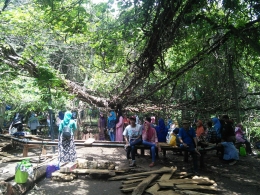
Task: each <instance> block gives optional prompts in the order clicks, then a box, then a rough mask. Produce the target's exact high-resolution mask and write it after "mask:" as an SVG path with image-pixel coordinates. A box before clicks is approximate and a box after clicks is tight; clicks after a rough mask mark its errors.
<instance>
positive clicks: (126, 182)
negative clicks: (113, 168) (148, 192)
mask: <svg viewBox="0 0 260 195" xmlns="http://www.w3.org/2000/svg"><path fill="white" fill-rule="evenodd" d="M143 180H144V178H141V179H132V180H128V181H122V184H130V183H138V182H141V181H143Z"/></svg>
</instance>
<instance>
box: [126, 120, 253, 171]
mask: <svg viewBox="0 0 260 195" xmlns="http://www.w3.org/2000/svg"><path fill="white" fill-rule="evenodd" d="M129 120H130V124H129V125H128V126H127V127H126V128H125V129H124V132H123V136H124V140H125V141H126V147H125V149H126V153H127V159H128V160H129V166H135V165H136V161H135V153H136V150H135V145H140V144H143V145H145V146H149V147H150V149H151V155H152V163H151V164H149V166H150V167H153V166H155V158H156V149H158V151H161V148H160V145H159V142H166V137H167V134H169V133H171V134H175V135H176V138H177V139H176V140H177V143H178V146H179V147H180V148H183V149H184V150H188V151H189V152H190V154H191V156H192V158H193V170H194V172H197V169H198V165H197V156H198V155H200V153H199V150H198V146H200V145H203V143H215V144H216V146H217V150H218V152H217V154H219V153H220V158H221V159H222V160H224V161H226V162H228V163H229V164H230V165H233V164H235V163H236V162H237V160H239V153H238V150H237V149H236V147H235V145H234V144H235V142H242V143H244V144H245V145H246V151H247V153H248V154H253V153H252V149H251V147H250V143H249V142H248V140H247V139H246V138H245V136H244V132H243V126H242V125H241V124H238V125H236V127H234V125H233V122H232V121H231V120H230V119H229V117H228V115H223V116H222V117H221V118H220V119H219V118H217V117H214V118H212V119H211V120H210V121H208V123H207V128H204V125H203V123H202V121H201V120H198V121H196V127H195V128H193V127H192V123H191V122H190V121H189V120H183V121H182V128H179V127H178V125H176V124H172V125H170V127H171V128H170V129H168V128H167V127H166V126H165V123H164V120H163V119H160V120H159V121H158V125H157V126H154V124H153V123H151V118H150V117H146V118H145V120H144V123H143V125H140V124H137V123H136V118H135V116H131V117H130V118H129Z"/></svg>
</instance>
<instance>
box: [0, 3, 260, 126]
mask: <svg viewBox="0 0 260 195" xmlns="http://www.w3.org/2000/svg"><path fill="white" fill-rule="evenodd" d="M94 2H95V1H93V2H91V1H89V0H66V1H60V0H26V1H18V0H14V1H9V0H2V1H0V7H1V14H0V21H1V25H0V30H1V31H0V32H1V33H0V70H1V73H0V82H1V83H0V85H1V88H0V90H1V94H2V95H1V98H2V99H4V100H5V101H10V100H11V99H13V98H11V97H12V94H14V91H16V90H17V88H19V89H20V88H23V87H25V85H28V84H29V85H30V86H31V87H33V88H31V89H30V90H31V91H33V93H37V95H39V98H40V100H38V101H42V103H43V104H44V102H45V103H46V102H48V101H47V100H48V99H49V96H50V94H52V98H53V99H54V101H56V102H59V105H60V104H62V102H63V101H62V97H69V96H68V95H67V94H66V93H67V92H68V93H69V94H70V95H73V97H76V98H78V99H80V100H82V101H84V102H87V103H89V104H91V105H95V106H97V107H112V106H115V105H118V104H120V105H122V106H123V107H124V108H126V109H130V110H133V111H145V110H146V111H147V110H148V109H150V110H156V109H167V111H170V110H182V111H187V110H190V111H193V112H194V113H197V114H201V113H208V114H216V113H224V112H236V117H237V119H238V121H239V120H240V119H239V117H240V115H241V113H245V112H248V113H253V110H259V108H260V105H259V94H260V92H259V82H258V81H259V79H260V78H259V74H260V69H259V68H258V67H259V54H260V44H259V40H260V23H259V22H260V18H259V13H260V3H259V1H257V0H244V1H240V0H223V1H217V0H196V1H195V0H177V1H176V0H175V1H174V0H117V1H113V0H109V1H108V2H107V3H96V4H95V3H94ZM18 78H19V80H17V79H18ZM14 81H16V82H18V83H16V85H14V84H15V82H14ZM28 81H30V82H28ZM19 82H20V83H19ZM25 82H27V84H25ZM27 87H28V86H27ZM49 92H50V93H49ZM10 94H11V96H10ZM73 97H71V98H73ZM21 98H22V97H19V96H16V97H15V99H16V100H15V101H17V102H16V103H18V102H19V101H20V99H21ZM12 101H13V100H12ZM46 106H47V104H46Z"/></svg>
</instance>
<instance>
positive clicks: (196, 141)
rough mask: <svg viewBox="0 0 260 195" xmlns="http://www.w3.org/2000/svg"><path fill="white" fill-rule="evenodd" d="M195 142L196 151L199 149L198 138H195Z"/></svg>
mask: <svg viewBox="0 0 260 195" xmlns="http://www.w3.org/2000/svg"><path fill="white" fill-rule="evenodd" d="M193 140H194V143H195V146H194V147H195V149H197V147H198V139H197V137H193Z"/></svg>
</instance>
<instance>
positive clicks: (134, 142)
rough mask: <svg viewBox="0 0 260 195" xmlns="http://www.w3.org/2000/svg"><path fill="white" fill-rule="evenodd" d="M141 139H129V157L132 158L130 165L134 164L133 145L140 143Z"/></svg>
mask: <svg viewBox="0 0 260 195" xmlns="http://www.w3.org/2000/svg"><path fill="white" fill-rule="evenodd" d="M141 143H142V140H141V139H131V140H130V147H128V148H130V150H131V158H132V163H131V164H130V166H135V152H136V151H135V145H138V144H141Z"/></svg>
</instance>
